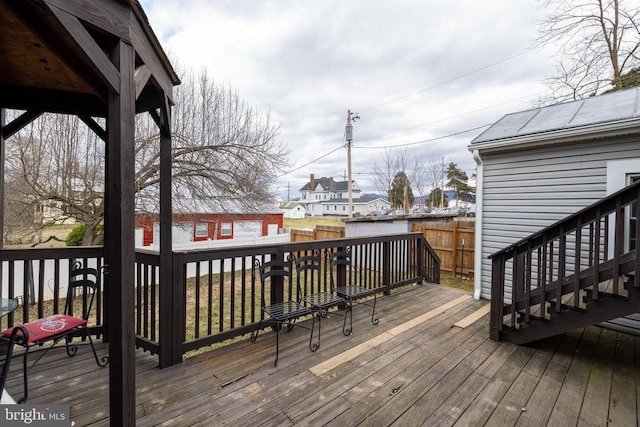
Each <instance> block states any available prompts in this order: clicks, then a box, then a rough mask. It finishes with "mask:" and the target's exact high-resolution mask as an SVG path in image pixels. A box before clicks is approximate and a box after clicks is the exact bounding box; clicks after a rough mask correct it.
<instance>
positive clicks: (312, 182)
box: [309, 173, 316, 190]
mask: <svg viewBox="0 0 640 427" xmlns="http://www.w3.org/2000/svg"><path fill="white" fill-rule="evenodd" d="M309 186H311V189H312V190H315V189H316V177H315V176H314V175H313V174H312V173H310V174H309Z"/></svg>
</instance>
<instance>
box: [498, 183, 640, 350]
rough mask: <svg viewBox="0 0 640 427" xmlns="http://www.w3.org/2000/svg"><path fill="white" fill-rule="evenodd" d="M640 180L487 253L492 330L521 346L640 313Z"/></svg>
mask: <svg viewBox="0 0 640 427" xmlns="http://www.w3.org/2000/svg"><path fill="white" fill-rule="evenodd" d="M639 203H640V185H639V184H638V183H636V184H633V185H631V186H629V187H626V188H624V189H623V190H621V191H619V192H617V193H615V194H612V195H611V196H609V197H607V198H605V199H602V200H601V201H599V202H597V203H595V204H593V205H592V206H589V207H587V208H585V209H583V210H581V211H580V212H577V213H576V214H574V215H571V216H569V217H567V218H565V219H563V220H561V221H559V222H557V223H555V224H553V225H551V226H549V227H547V228H545V229H544V230H541V231H540V232H538V233H535V234H533V235H531V236H529V237H527V238H525V239H523V240H521V241H520V242H518V243H516V244H514V245H511V246H509V247H508V248H505V249H503V250H502V251H499V252H496V253H495V254H493V255H491V257H490V258H491V259H492V295H491V324H490V334H491V338H492V339H493V340H496V341H499V340H506V341H510V342H514V343H517V344H525V343H528V342H531V341H535V340H538V339H542V338H546V337H550V336H553V335H557V334H560V333H563V332H567V331H569V330H572V329H575V328H581V327H586V326H590V325H595V324H599V323H602V322H605V321H607V320H611V319H615V318H618V317H623V316H626V315H630V314H634V313H638V312H640V275H638V274H636V273H637V271H638V268H640V252H638V251H636V250H635V248H634V247H633V246H635V243H634V239H630V236H631V237H635V242H640V221H635V212H640V204H639Z"/></svg>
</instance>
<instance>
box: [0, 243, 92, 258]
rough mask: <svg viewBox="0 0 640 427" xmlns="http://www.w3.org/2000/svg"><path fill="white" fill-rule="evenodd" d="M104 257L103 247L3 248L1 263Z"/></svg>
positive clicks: (0, 255)
mask: <svg viewBox="0 0 640 427" xmlns="http://www.w3.org/2000/svg"><path fill="white" fill-rule="evenodd" d="M103 255H104V247H103V246H69V247H64V248H19V249H16V248H3V249H0V261H21V260H27V261H30V260H41V259H68V258H99V257H102V256H103Z"/></svg>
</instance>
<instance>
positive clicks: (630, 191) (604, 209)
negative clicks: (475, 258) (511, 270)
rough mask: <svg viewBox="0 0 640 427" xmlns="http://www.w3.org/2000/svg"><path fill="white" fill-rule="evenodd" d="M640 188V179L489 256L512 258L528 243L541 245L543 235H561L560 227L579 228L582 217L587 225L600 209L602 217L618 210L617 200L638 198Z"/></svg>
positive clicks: (565, 228)
mask: <svg viewBox="0 0 640 427" xmlns="http://www.w3.org/2000/svg"><path fill="white" fill-rule="evenodd" d="M639 189H640V181H638V182H636V183H634V184H631V185H629V186H627V187H625V188H623V189H621V190H619V191H617V192H615V193H613V194H610V195H609V196H607V197H605V198H604V199H602V200H599V201H597V202H595V203H593V204H592V205H590V206H587V207H586V208H584V209H581V210H579V211H578V212H576V213H574V214H572V215H569V216H567V217H566V218H563V219H561V220H559V221H557V222H555V223H553V224H551V225H550V226H548V227H546V228H544V229H542V230H540V231H537V232H535V233H533V234H531V235H530V236H527V237H525V238H524V239H522V240H519V241H518V242H516V243H514V244H512V245H510V246H507V247H506V248H504V249H501V250H499V251H497V252H495V253H493V254H491V255H489V256H488V258H489V259H492V258H495V257H497V256H499V255H507V258H510V257H512V256H514V255H516V254H518V253H522V252H525V251H526V250H527V245H529V244H531V245H532V247H534V248H535V247H537V246H540V245H541V244H542V242H543V237H544V236H545V235H546V237H547V240H551V239H554V238H557V237H559V236H560V227H561V226H563V227H564V232H565V233H570V232H571V231H574V230H575V229H576V228H577V224H578V221H577V219H578V218H581V219H582V221H581V224H582V225H585V224H588V223H589V222H591V221H594V220H595V219H596V212H597V210H598V209H600V212H599V215H600V217H602V216H605V215H607V214H610V213H612V212H614V211H615V210H616V201H617V200H618V199H621V205H622V206H625V205H628V204H629V203H631V202H633V201H634V200H636V199H637V198H638V191H639Z"/></svg>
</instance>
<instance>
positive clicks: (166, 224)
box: [158, 95, 184, 368]
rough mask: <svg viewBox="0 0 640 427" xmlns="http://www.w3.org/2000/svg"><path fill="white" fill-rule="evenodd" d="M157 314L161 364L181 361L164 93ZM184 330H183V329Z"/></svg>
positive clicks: (179, 280)
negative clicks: (177, 334)
mask: <svg viewBox="0 0 640 427" xmlns="http://www.w3.org/2000/svg"><path fill="white" fill-rule="evenodd" d="M158 126H159V128H160V289H159V299H160V307H159V309H160V317H159V323H160V324H159V341H160V354H159V355H158V359H159V360H158V362H159V366H160V368H165V367H167V366H171V365H174V364H176V363H180V362H182V341H180V342H179V343H177V342H176V341H177V337H176V336H175V333H174V329H175V330H176V331H177V328H178V327H179V325H180V324H183V323H184V316H182V317H183V318H182V319H179V318H178V314H179V313H178V312H180V313H183V312H184V306H183V307H178V306H177V305H178V302H179V301H180V300H181V299H182V297H181V295H183V292H182V291H181V289H182V286H183V285H184V284H183V283H182V277H180V275H179V274H178V272H176V269H175V268H174V267H173V266H174V260H173V256H172V255H173V254H172V250H173V249H172V240H173V239H172V212H171V210H172V209H171V107H170V106H169V100H168V99H167V97H166V95H165V96H164V102H163V106H162V108H161V109H160V116H159V123H158ZM183 333H184V332H183Z"/></svg>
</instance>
